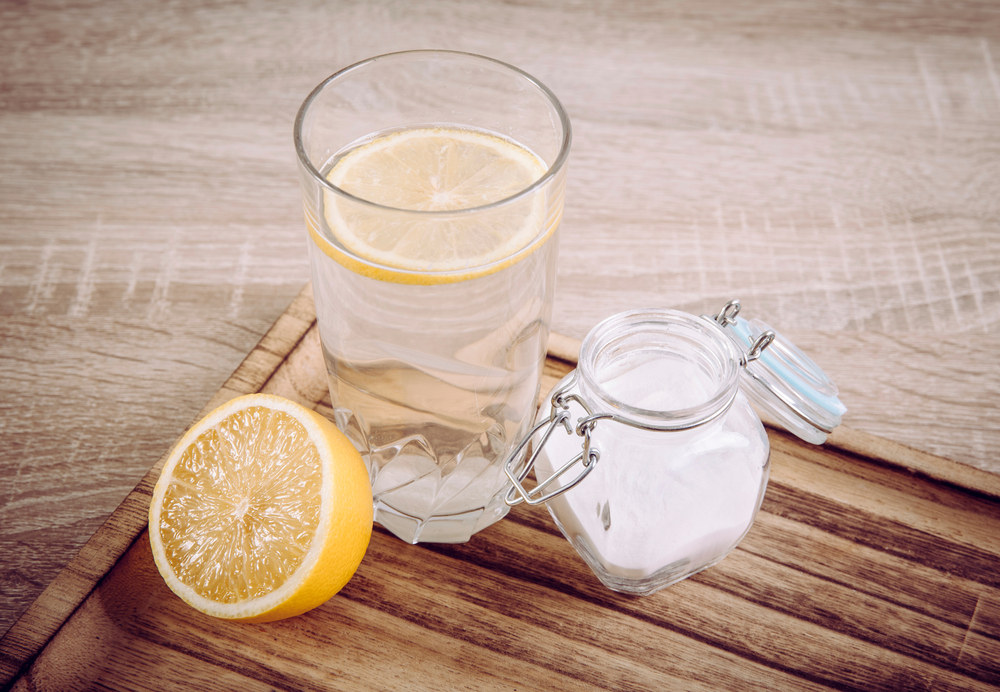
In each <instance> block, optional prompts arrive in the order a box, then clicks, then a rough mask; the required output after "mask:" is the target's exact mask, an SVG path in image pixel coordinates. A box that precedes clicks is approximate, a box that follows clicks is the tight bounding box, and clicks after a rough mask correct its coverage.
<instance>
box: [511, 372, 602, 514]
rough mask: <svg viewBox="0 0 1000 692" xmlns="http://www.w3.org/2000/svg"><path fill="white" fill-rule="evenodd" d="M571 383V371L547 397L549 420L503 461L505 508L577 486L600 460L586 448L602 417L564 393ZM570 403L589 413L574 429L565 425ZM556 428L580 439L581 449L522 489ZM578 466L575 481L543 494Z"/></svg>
mask: <svg viewBox="0 0 1000 692" xmlns="http://www.w3.org/2000/svg"><path fill="white" fill-rule="evenodd" d="M575 383H576V371H575V370H574V371H573V375H572V377H570V378H569V379H568V380H567V381H566V384H565V385H563V386H562V387H560V388H559V389H558V390H556V391H554V392H553V393H552V396H551V398H550V402H551V408H550V411H549V417H548V418H546V419H545V420H543V421H540V422H539V423H538V424H537V425H535V427H534V428H532V429H531V432H529V433H528V434H527V435H525V436H524V439H522V440H521V441H520V442H519V443H518V444H517V446H516V447H514V449H513V450H512V451H511V453H510V454H509V455H508V457H507V459H506V461H505V462H504V465H503V470H504V473H506V474H507V478H508V479H509V480H510V482H511V486H512V487H511V488H510V489H509V490H508V491H507V494H506V495H505V496H504V502H506V503H507V504H508V505H509V506H511V507H513V506H515V505H519V504H521V503H522V502H527V503H528V504H529V505H532V506H535V505H540V504H543V503H545V502H548V501H549V500H551V499H552V498H554V497H556V496H558V495H561V494H563V493H564V492H566V491H567V490H569V489H570V488H573V487H575V486H576V485H578V484H579V483H580V482H581V481H582V480H583V479H584V478H586V477H587V475H588V474H589V473H590V472H591V471H593V470H594V467H595V466H596V465H597V462H598V460H600V458H601V454H600V452H599V451H598V450H597V449H593V448H591V446H590V433H591V431H592V430H593V429H594V424H595V423H596V422H597V421H598V420H600V419H601V418H602V417H603V416H601V415H600V414H598V415H596V416H595V415H594V414H593V413H592V412H591V410H590V407H589V406H587V404H586V402H584V401H583V399H581V398H580V397H578V396H576V395H575V394H568V395H567V394H566V392H567V391H569V390H570V389H571V388H572V387H573V385H574V384H575ZM570 401H575V402H576V403H578V404H580V405H581V406H583V408H584V409H585V410H586V411H587V413H588V414H589V415H588V416H587V417H586V418H581V419H580V420H579V421H578V422H577V425H576V429H575V430H574V429H573V428H572V427H571V426H570V422H569V417H570V412H569V402H570ZM559 425H562V426H563V428H565V429H566V433H567V434H570V433H573V432H575V433H576V434H577V435H579V436H581V437H583V450H582V451H581V452H580V453H579V454H577V455H576V456H575V457H573V458H572V459H570V460H569V461H568V462H566V463H565V464H563V465H562V467H560V468H559V469H558V470H557V471H556V472H555V473H553V474H552V475H551V476H549V477H548V478H546V479H545V480H544V481H542V482H541V483H539V484H538V485H536V486H535V487H534V488H532V489H531V490H528V489H527V488H525V487H524V479H525V478H527V477H528V473H529V472H530V471H531V469H532V468H534V466H535V461H536V460H537V459H538V455H539V454H540V453H541V451H542V447H544V446H545V443H546V442H547V441H548V439H549V437H551V436H552V431H553V430H555V429H556V426H559ZM539 433H541V438H540V439H539V440H538V444H537V445H536V446H535V447H534V448H533V449H532V450H531V454H530V456H528V458H527V460H526V461H522V457H523V456H524V449H525V447H527V446H528V443H529V442H531V441H532V440H533V439H534V438H535V436H536V435H538V434H539ZM522 463H523V464H524V468H521V469H520V470H517V469H518V467H519V466H521V464H522ZM581 463H582V466H583V468H581V469H580V472H579V473H578V474H577V475H576V477H575V478H573V480H571V481H570V482H569V483H567V484H566V485H563V486H562V487H560V488H558V489H556V490H553V491H551V492H549V493H546V492H545V488H547V487H548V486H550V485H551V484H552V483H553V482H554V481H555V480H556V479H557V478H560V477H562V476H563V474H565V473H566V472H567V471H569V470H570V469H571V468H573V466H575V465H576V464H581Z"/></svg>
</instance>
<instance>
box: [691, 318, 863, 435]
mask: <svg viewBox="0 0 1000 692" xmlns="http://www.w3.org/2000/svg"><path fill="white" fill-rule="evenodd" d="M739 311H740V302H739V301H738V300H733V301H730V302H729V304H727V305H726V307H725V308H723V309H722V311H721V312H720V313H719V314H718V315H717V316H715V317H714V318H713V317H709V318H708V319H711V320H713V321H714V322H715V323H716V324H717V325H718V326H719V327H721V328H722V331H723V332H724V333H725V334H726V335H727V336H728V337H729V338H730V340H731V341H732V342H733V343H734V344H735V345H736V347H737V348H738V349H739V350H740V352H741V353H745V354H748V356H745V357H744V359H745V361H746V362H745V363H744V367H743V368H742V369H741V372H740V390H741V391H742V392H743V393H744V394H746V395H747V397H748V398H749V399H750V400H751V402H753V403H754V404H755V405H756V406H757V407H758V409H760V410H761V411H763V412H764V413H766V414H768V415H769V416H770V417H771V418H772V419H773V420H774V421H775V422H776V423H778V424H780V425H781V426H782V427H784V428H785V429H786V430H788V431H789V432H791V433H794V434H795V435H797V436H799V437H801V438H802V439H803V440H806V441H807V442H811V443H813V444H823V443H824V442H826V437H827V435H828V434H829V433H831V432H833V429H834V428H836V427H837V426H838V425H840V421H841V419H842V418H843V416H844V414H845V413H846V412H847V408H846V407H845V406H844V405H843V404H842V403H841V402H840V399H838V398H837V394H838V391H837V386H836V385H835V384H834V383H833V381H832V380H831V379H830V378H829V377H828V376H827V374H826V373H825V372H823V370H822V369H821V368H820V367H819V366H818V365H817V364H816V363H815V362H813V360H812V359H811V358H810V357H809V356H807V355H806V354H805V353H803V352H802V350H801V349H799V348H798V347H796V346H795V344H793V343H792V342H791V341H789V340H788V339H787V338H785V337H783V336H781V335H780V334H779V333H778V332H776V331H775V330H774V329H772V328H771V327H769V326H768V325H767V324H765V323H764V322H762V321H760V320H758V319H751V320H746V319H744V318H742V317H738V316H737V313H739ZM768 332H770V333H771V334H773V338H771V339H767V337H766V335H767V334H768ZM762 339H763V342H762ZM762 343H763V346H766V348H765V347H763V346H762ZM750 354H752V355H750Z"/></svg>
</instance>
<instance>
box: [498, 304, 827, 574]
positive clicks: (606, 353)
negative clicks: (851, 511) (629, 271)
mask: <svg viewBox="0 0 1000 692" xmlns="http://www.w3.org/2000/svg"><path fill="white" fill-rule="evenodd" d="M738 311H739V303H738V301H732V302H731V303H730V304H729V305H727V306H726V308H725V309H724V310H723V311H722V312H720V313H719V315H718V316H717V317H704V316H703V317H696V316H693V315H689V314H686V313H683V312H678V311H674V310H666V309H649V310H635V311H630V312H625V313H621V314H619V315H615V316H613V317H611V318H609V319H607V320H605V321H604V322H602V323H601V324H599V325H598V326H597V327H595V328H594V329H593V330H592V331H591V332H590V334H588V335H587V338H586V339H585V340H584V342H583V347H582V348H581V351H580V358H579V365H578V368H577V369H576V370H575V371H573V372H572V373H570V374H569V375H567V376H566V377H565V378H563V380H562V381H561V382H560V383H559V384H558V385H557V386H556V387H555V389H554V390H553V393H552V396H551V406H550V408H549V410H548V411H545V410H544V409H543V410H542V411H541V412H540V420H539V421H538V423H537V425H536V426H535V429H534V431H533V433H532V436H529V438H526V440H525V441H524V442H522V444H521V445H520V446H519V447H518V449H517V450H515V453H514V454H512V455H511V457H510V458H509V459H508V463H507V464H506V466H505V469H506V471H507V473H508V476H509V478H510V480H511V481H512V483H513V487H512V488H511V489H510V491H509V492H508V493H507V501H508V503H510V504H517V503H519V502H528V503H529V504H541V503H545V504H546V505H547V506H548V509H549V512H550V513H551V514H552V517H553V518H554V519H555V521H556V524H557V525H558V526H559V528H560V530H561V531H562V532H563V534H564V535H565V536H566V538H567V539H568V540H569V541H570V543H572V544H573V546H574V548H576V550H577V552H578V553H579V554H580V556H581V557H582V558H583V559H584V560H585V561H586V562H587V564H588V565H589V566H590V567H591V569H592V570H593V571H594V573H595V574H596V575H597V576H598V578H599V579H600V580H601V582H603V583H604V584H605V585H606V586H607V587H609V588H610V589H612V590H614V591H620V592H624V593H632V594H648V593H652V592H654V591H657V590H659V589H661V588H664V587H666V586H669V585H670V584H673V583H676V582H678V581H680V580H682V579H684V578H686V577H689V576H691V575H692V574H695V573H696V572H699V571H701V570H703V569H705V568H707V567H710V566H712V565H714V564H715V563H717V562H718V561H719V560H721V559H722V558H724V557H725V556H726V555H727V554H728V553H729V552H730V551H731V550H733V548H735V547H736V546H737V545H738V544H739V542H740V541H741V540H742V539H743V537H744V536H745V535H746V533H747V531H748V530H749V529H750V526H751V525H752V524H753V520H754V517H755V516H756V514H757V511H758V509H759V508H760V505H761V502H762V500H763V498H764V492H765V490H766V488H767V480H768V470H769V455H770V445H769V443H768V438H767V434H766V432H765V431H764V427H763V425H762V424H761V420H760V418H759V417H758V415H757V413H756V412H755V411H754V409H753V408H752V407H751V405H750V402H749V401H748V398H747V396H746V395H745V393H744V390H746V391H747V392H750V391H752V392H753V394H752V396H753V398H754V399H755V401H757V400H760V401H763V402H765V403H764V404H762V405H761V407H762V408H765V409H766V408H767V407H768V406H770V405H771V404H772V403H774V402H775V401H777V404H778V405H779V406H782V407H784V408H783V409H782V413H783V415H785V418H786V419H791V420H792V423H790V424H789V427H790V428H791V429H793V431H794V432H796V433H797V434H800V436H802V437H807V436H811V437H812V439H811V440H810V441H814V442H815V441H817V437H818V436H822V439H823V440H825V432H829V431H830V430H832V427H835V425H836V424H837V423H839V416H840V415H842V414H843V411H844V409H843V406H842V405H840V403H839V401H836V403H835V404H834V403H833V401H834V400H836V388H835V387H833V385H832V383H830V382H829V380H828V379H827V378H826V376H825V375H823V374H822V371H821V370H819V368H818V367H816V366H815V364H814V363H812V361H810V360H808V358H806V357H805V356H804V354H802V353H801V352H800V351H798V349H795V348H794V346H792V345H791V344H789V343H788V342H787V341H784V340H782V344H781V347H780V348H778V349H774V353H768V354H767V357H766V358H765V359H763V362H761V361H762V356H764V355H765V353H766V350H768V351H770V350H771V349H770V348H769V347H771V346H772V344H774V343H775V340H776V334H775V332H774V331H773V330H770V329H760V325H759V324H757V325H752V326H751V325H750V323H747V322H746V321H745V320H742V318H739V319H737V317H736V313H737V312H738ZM764 326H765V327H766V325H764ZM750 338H752V341H751V342H750V343H749V345H747V346H744V343H745V342H746V341H747V339H750ZM793 371H794V374H793ZM776 372H778V373H779V375H775V373H776ZM780 375H784V376H786V377H788V376H791V377H792V378H793V379H795V380H796V384H795V385H791V386H790V389H791V390H795V388H796V386H797V385H798V383H800V382H807V383H808V382H811V383H813V384H814V385H817V386H818V387H819V389H822V390H823V391H822V392H820V393H819V394H818V397H819V398H820V399H823V397H826V399H828V400H823V401H820V403H819V404H817V403H816V398H817V397H815V396H810V395H803V394H802V393H801V392H800V393H799V394H798V395H796V396H795V397H789V395H788V391H789V386H786V380H785V379H782V378H781V377H780ZM814 389H815V387H814ZM814 394H815V392H814ZM783 398H784V399H785V400H788V401H789V402H791V403H792V405H793V406H794V407H795V408H794V409H793V408H790V407H789V406H787V405H786V403H783V402H782V399H783ZM792 399H794V401H792ZM802 401H805V402H806V403H807V404H809V405H812V406H813V407H814V408H820V409H822V410H823V411H824V412H825V413H826V414H827V415H826V417H825V418H824V417H822V416H815V415H814V416H813V417H812V418H809V417H807V416H805V415H803V414H802V409H803V407H804V406H805V404H802V403H801V402H802ZM838 412H839V414H838ZM546 414H547V415H546ZM773 415H774V414H772V416H773ZM817 418H821V419H822V420H819V421H817V420H816V419H817ZM831 422H832V423H833V426H831V425H830V423H831ZM796 427H798V428H799V429H796ZM535 435H540V436H541V437H540V439H539V441H538V443H537V444H534V445H533V446H534V449H533V451H532V452H531V454H530V455H528V456H527V459H526V460H525V459H524V456H525V455H524V454H523V452H524V450H525V449H526V448H527V447H528V444H527V443H528V440H533V439H534V436H535ZM818 441H820V442H821V441H822V440H818ZM532 467H534V470H535V474H536V477H537V478H538V479H539V483H538V484H537V485H536V486H535V488H533V489H531V490H527V489H525V487H524V485H523V483H522V481H523V480H524V479H525V478H526V477H527V474H528V471H529V470H530V469H531V468H532ZM571 471H572V473H571ZM567 491H570V492H567Z"/></svg>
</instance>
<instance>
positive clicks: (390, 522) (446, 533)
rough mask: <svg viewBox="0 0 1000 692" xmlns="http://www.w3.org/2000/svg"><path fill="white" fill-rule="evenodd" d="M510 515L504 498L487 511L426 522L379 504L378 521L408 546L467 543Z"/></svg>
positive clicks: (444, 516) (494, 500)
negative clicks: (411, 544)
mask: <svg viewBox="0 0 1000 692" xmlns="http://www.w3.org/2000/svg"><path fill="white" fill-rule="evenodd" d="M509 511H510V507H508V506H507V503H505V502H504V501H503V495H502V494H501V495H498V496H497V497H495V498H494V499H493V501H491V502H490V503H489V504H488V505H487V506H486V507H482V508H480V509H476V510H473V511H471V512H463V513H461V514H446V515H437V516H432V517H425V518H422V517H414V516H410V515H409V514H406V513H405V512H400V511H399V510H397V509H395V508H393V507H390V506H389V505H388V504H386V503H385V502H383V501H381V500H377V501H376V502H375V521H377V522H378V523H379V524H381V525H382V526H383V527H384V528H385V529H387V530H388V531H390V532H391V533H392V534H393V535H395V536H396V537H397V538H400V539H402V540H404V541H406V542H407V543H465V542H466V541H468V540H469V539H470V538H472V534H474V533H477V532H478V531H482V530H483V529H485V528H486V527H487V526H490V525H492V524H494V523H496V522H498V521H500V520H501V519H503V518H504V517H505V516H506V515H507V512H509Z"/></svg>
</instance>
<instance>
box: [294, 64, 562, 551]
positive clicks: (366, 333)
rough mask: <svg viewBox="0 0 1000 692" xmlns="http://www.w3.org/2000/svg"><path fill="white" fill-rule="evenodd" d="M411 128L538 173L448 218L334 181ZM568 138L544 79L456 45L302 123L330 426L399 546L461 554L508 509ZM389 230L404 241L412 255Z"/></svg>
mask: <svg viewBox="0 0 1000 692" xmlns="http://www.w3.org/2000/svg"><path fill="white" fill-rule="evenodd" d="M414 132H416V134H417V135H420V134H427V133H432V134H433V133H436V132H440V133H444V136H446V137H459V139H461V138H462V137H466V134H462V133H471V134H468V138H469V139H470V141H473V142H479V143H482V142H485V143H486V144H487V145H489V146H493V147H495V148H496V149H497V150H498V151H501V152H506V153H507V154H509V155H510V156H511V157H512V158H513V159H515V160H518V157H520V156H522V154H524V152H527V154H525V156H528V157H529V158H531V160H533V161H537V162H538V164H537V165H538V169H537V170H538V177H537V179H536V180H534V182H530V183H528V184H526V186H525V187H524V188H523V189H519V190H514V191H513V192H512V194H510V195H509V196H506V197H505V198H503V199H499V200H495V201H491V202H489V203H485V204H482V205H472V206H469V207H466V208H459V209H449V210H436V211H435V210H430V211H428V210H419V209H413V208H404V207H403V206H402V205H399V206H396V205H392V204H383V203H377V202H373V201H371V200H370V199H365V198H364V195H360V194H352V193H350V192H348V191H347V190H345V189H343V186H342V184H334V183H332V182H330V180H329V179H328V177H331V176H332V177H333V178H334V179H335V180H336V179H337V177H336V176H337V174H336V173H335V172H334V169H335V168H338V163H339V162H342V161H345V162H348V161H353V160H354V159H350V160H349V159H347V158H346V157H348V156H354V157H355V159H357V158H358V153H359V152H360V155H362V156H364V155H366V154H367V152H369V151H371V150H373V148H377V147H379V146H382V145H381V144H376V145H372V143H373V142H386V143H388V144H387V145H386V146H389V145H393V144H394V143H396V142H401V141H405V138H406V137H407V136H409V135H411V134H413V133H414ZM456 133H459V134H456ZM387 135H388V136H387ZM393 137H395V138H396V139H393ZM570 139H571V135H570V124H569V119H568V118H567V116H566V113H565V111H564V110H563V108H562V106H561V105H560V103H559V101H558V100H557V99H556V97H555V96H554V95H553V94H552V92H551V91H550V90H549V89H548V88H546V87H545V86H544V85H542V84H541V83H540V82H539V81H538V80H536V79H534V78H533V77H531V76H529V75H527V74H525V73H524V72H522V71H521V70H518V69H517V68H515V67H512V66H510V65H506V64H504V63H501V62H498V61H496V60H492V59H489V58H485V57H481V56H476V55H470V54H466V53H457V52H450V51H410V52H405V53H393V54H389V55H383V56H380V57H376V58H371V59H369V60H365V61H363V62H360V63H357V64H355V65H352V66H350V67H348V68H346V69H344V70H342V71H340V72H338V73H336V74H334V75H333V76H331V77H330V78H329V79H327V80H326V81H324V82H323V83H322V84H320V85H319V86H318V87H317V88H316V89H315V90H314V91H313V92H312V94H310V95H309V97H308V98H307V99H306V100H305V102H304V103H303V105H302V108H301V109H300V111H299V114H298V117H297V118H296V122H295V146H296V151H297V154H298V162H299V171H300V176H301V182H302V192H303V198H304V206H305V218H306V226H307V230H308V233H309V253H310V264H311V272H312V281H313V291H314V296H315V301H316V314H317V318H318V322H319V330H320V338H321V341H322V344H323V354H324V358H325V361H326V367H327V372H328V376H329V385H330V398H331V401H332V404H333V411H334V420H335V421H336V423H337V425H338V427H339V428H340V429H341V430H342V431H343V432H344V433H345V434H346V435H347V436H348V437H349V439H350V440H351V441H352V442H353V443H354V445H355V446H356V447H357V448H358V449H359V451H360V452H361V454H362V456H363V457H364V459H365V463H366V464H367V466H368V472H369V476H370V480H371V484H372V491H373V497H374V503H375V519H376V521H378V522H379V523H381V524H382V525H383V526H384V527H385V528H387V529H388V530H389V531H391V532H392V533H394V534H395V535H396V536H398V537H400V538H401V539H403V540H405V541H408V542H410V543H416V542H418V541H420V542H445V543H457V542H463V541H466V540H468V539H469V538H470V537H471V536H472V534H474V533H475V532H477V531H480V530H482V529H483V528H485V527H487V526H489V525H491V524H492V523H494V522H496V521H497V520H499V519H501V518H502V517H503V516H504V515H505V514H506V513H507V511H508V510H509V507H508V506H507V504H506V503H505V502H504V494H505V490H506V487H507V479H506V475H505V474H504V471H503V469H502V462H503V459H504V457H505V455H506V454H507V452H508V451H509V449H510V448H511V447H512V446H513V444H514V443H515V442H516V441H517V440H518V439H520V438H521V437H522V436H523V435H524V434H525V433H526V432H527V431H528V430H529V429H530V427H531V423H532V418H533V415H534V412H535V410H536V401H537V398H538V389H539V381H540V375H541V370H542V365H543V362H544V359H545V353H546V343H547V340H548V334H549V324H550V316H551V311H552V297H553V289H554V283H555V267H556V259H557V254H558V236H559V223H560V220H561V217H562V209H563V196H564V189H565V175H566V162H567V159H568V156H569V148H570ZM366 145H372V147H369V148H368V149H364V150H362V148H364V147H365V146H366ZM489 146H487V148H489ZM506 147H509V149H507V148H506ZM518 152H520V153H518ZM459 164H460V165H466V164H467V162H464V161H461V160H460V161H459ZM345 165H346V164H345ZM380 165H386V164H385V163H384V161H383V163H382V164H380ZM399 165H400V166H404V165H405V164H403V163H400V164H399ZM501 168H502V167H501ZM396 172H397V171H385V170H383V171H380V174H379V175H377V176H371V175H369V176H368V177H367V178H365V181H366V184H370V185H374V186H376V187H377V186H379V185H382V184H383V181H389V180H391V179H392V175H390V174H395V173H396ZM382 173H385V175H384V176H383V175H382ZM493 176H494V173H493V172H491V169H484V172H483V173H482V174H481V175H478V176H476V177H474V178H472V179H470V181H469V185H473V186H484V188H488V187H489V186H490V185H491V178H492V177H493ZM384 184H385V185H391V183H390V182H384ZM376 191H377V192H378V190H376ZM381 192H384V193H386V194H389V195H392V194H393V190H381ZM468 192H469V190H468V189H464V193H468ZM471 196H472V197H474V196H475V195H471ZM399 229H405V232H401V231H400V230H399ZM393 233H395V234H396V235H392V234H393ZM387 234H388V236H387ZM389 236H391V237H392V238H395V239H398V237H400V236H404V237H405V239H406V240H405V242H404V243H403V245H406V250H405V252H402V253H400V251H399V249H398V248H399V247H401V245H400V244H394V243H396V241H395V240H393V241H392V242H388V241H385V242H384V239H385V238H386V237H389ZM469 238H477V239H479V240H477V241H476V243H477V244H475V247H477V248H479V247H480V246H482V244H483V243H484V242H486V243H487V246H486V247H485V249H484V250H483V251H482V252H479V253H478V254H477V253H476V252H472V253H471V256H470V255H469V254H468V253H467V254H466V255H464V256H463V255H462V251H464V250H462V251H460V250H458V249H456V248H460V249H461V248H466V246H467V245H468V244H469V243H470V242H472V241H470V240H469ZM484 238H485V239H487V240H486V241H483V240H482V239H484ZM491 238H496V239H498V240H496V243H495V245H489V243H490V242H493V241H490V240H489V239H491ZM404 255H405V256H404ZM400 257H402V259H401V260H400V259H399V258H400Z"/></svg>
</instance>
